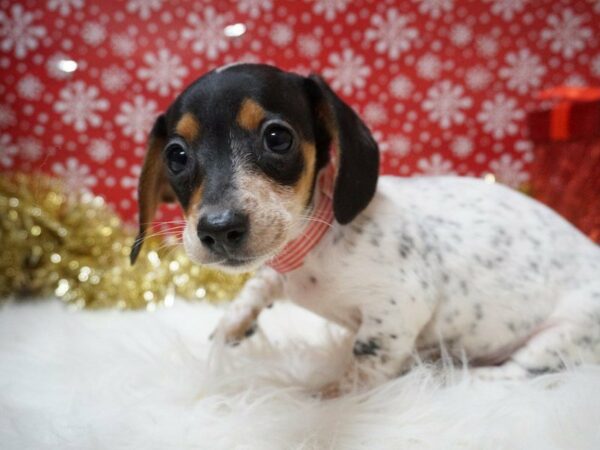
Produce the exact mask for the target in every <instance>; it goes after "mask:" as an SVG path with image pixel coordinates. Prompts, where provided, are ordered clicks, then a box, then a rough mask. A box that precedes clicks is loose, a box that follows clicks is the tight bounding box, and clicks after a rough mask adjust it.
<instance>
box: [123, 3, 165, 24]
mask: <svg viewBox="0 0 600 450" xmlns="http://www.w3.org/2000/svg"><path fill="white" fill-rule="evenodd" d="M162 2H163V0H129V1H128V2H127V6H126V8H127V11H128V12H130V13H132V14H136V13H137V14H138V15H139V16H140V17H141V18H142V19H144V20H146V19H148V18H149V17H150V14H152V12H153V11H158V10H159V9H160V7H161V6H162Z"/></svg>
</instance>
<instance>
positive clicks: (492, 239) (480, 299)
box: [131, 64, 600, 391]
mask: <svg viewBox="0 0 600 450" xmlns="http://www.w3.org/2000/svg"><path fill="white" fill-rule="evenodd" d="M378 168H379V155H378V148H377V144H376V143H375V140H374V139H373V137H372V136H371V133H370V132H369V130H368V128H367V127H366V126H365V124H364V123H363V122H362V121H361V120H360V118H359V117H358V116H357V114H356V113H355V112H354V111H353V110H352V109H351V108H350V107H349V106H348V105H346V104H345V103H344V102H343V101H342V100H340V98H338V97H337V96H336V95H335V93H334V92H333V91H332V90H331V89H330V88H329V87H328V86H327V84H326V83H325V82H324V81H323V80H322V79H321V78H319V77H317V76H309V77H303V76H300V75H297V74H293V73H288V72H284V71H281V70H279V69H277V68H274V67H271V66H267V65H255V64H240V65H233V66H226V67H224V68H221V69H217V70H214V71H212V72H209V73H207V74H206V75H204V76H202V77H201V78H200V79H198V80H197V81H196V82H194V83H193V84H192V85H191V86H189V87H188V88H187V89H186V90H185V91H184V92H183V93H182V94H181V95H179V97H177V99H176V100H175V102H174V103H173V104H172V105H171V106H170V107H169V109H168V110H167V111H166V112H165V113H164V114H163V115H161V116H159V117H158V119H157V120H156V123H155V124H154V127H153V129H152V132H151V135H150V140H149V146H148V152H147V155H146V159H145V162H144V166H143V170H142V174H141V179H140V184H139V208H140V232H139V235H138V237H137V239H136V242H135V244H134V246H133V249H132V254H131V258H132V261H135V259H136V257H137V255H138V253H139V250H140V247H141V246H142V243H143V241H144V236H145V233H146V230H147V227H148V226H149V225H150V224H151V222H152V220H153V217H154V214H155V212H156V208H157V206H158V205H159V203H160V202H161V201H173V200H175V199H176V200H177V201H178V202H179V204H180V205H181V207H182V209H183V211H184V213H185V217H186V228H185V231H184V233H183V243H184V246H185V249H186V252H187V254H188V255H189V257H190V258H191V259H192V260H194V261H195V262H197V263H199V264H203V265H208V266H212V267H217V268H220V269H223V270H226V271H254V270H257V269H258V272H257V273H256V276H255V277H254V278H253V279H251V280H250V281H248V283H247V284H246V286H245V287H244V289H243V291H242V292H241V294H240V296H239V298H237V299H236V300H235V301H234V302H233V303H232V304H231V305H230V308H229V311H228V312H227V313H226V314H225V316H224V317H223V319H222V320H221V322H220V324H219V326H218V328H217V330H216V333H217V335H219V336H221V337H223V338H225V339H226V340H227V341H228V342H237V341H239V340H241V339H243V338H244V337H245V336H246V335H249V334H251V331H252V329H253V327H254V326H255V322H256V319H257V316H258V314H259V313H260V311H261V310H262V309H263V308H264V307H266V306H268V305H270V304H271V303H272V302H273V300H274V299H276V298H279V297H283V296H285V297H287V298H289V299H291V300H292V301H293V302H295V303H297V304H298V305H301V306H303V307H305V308H308V309H309V310H311V311H314V312H315V313H317V314H319V315H321V316H323V317H325V318H327V319H329V320H332V321H334V322H336V323H338V324H340V325H342V326H344V327H346V328H347V329H349V330H350V331H351V332H352V333H353V334H354V336H355V337H354V346H353V359H352V361H353V364H352V370H350V369H349V370H348V372H347V374H346V375H344V377H343V378H342V379H341V380H340V382H339V383H337V384H335V385H334V387H335V389H338V390H339V389H341V390H342V391H343V390H347V389H349V386H351V385H352V383H353V381H354V380H353V376H356V375H358V380H359V381H361V382H362V383H364V384H374V383H377V382H380V381H382V380H385V379H390V378H392V377H395V376H397V375H399V374H401V373H403V372H405V371H406V370H408V369H409V367H410V365H411V363H412V362H413V356H414V355H415V354H421V355H423V354H430V353H431V352H432V351H435V349H439V348H440V345H443V346H444V347H445V349H446V350H447V351H448V352H450V354H453V355H464V356H466V357H467V358H468V360H469V362H470V363H471V364H472V365H474V366H487V367H484V368H480V369H479V370H480V371H482V372H480V373H483V374H484V375H485V376H492V377H496V376H499V377H505V376H510V377H514V376H517V377H525V376H528V375H533V374H539V373H543V372H548V371H556V370H559V369H561V368H563V367H565V364H570V363H578V362H581V361H586V362H600V249H599V247H598V246H596V245H595V244H594V243H593V242H592V241H590V240H589V239H588V238H587V237H585V236H584V235H583V234H582V233H580V232H579V231H577V230H576V229H575V228H574V227H573V226H571V225H570V224H569V223H567V222H566V221H565V220H563V219H562V218H561V217H560V216H559V215H558V214H556V213H555V212H553V211H551V210H550V209H548V208H547V207H545V206H544V205H542V204H540V203H538V202H536V201H535V200H533V199H531V198H528V197H526V196H524V195H522V194H520V193H518V192H516V191H513V190H511V189H509V188H507V187H503V186H500V185H497V184H489V183H486V182H484V181H481V180H477V179H469V178H459V177H431V178H426V177H416V178H400V177H387V176H386V177H379V176H378Z"/></svg>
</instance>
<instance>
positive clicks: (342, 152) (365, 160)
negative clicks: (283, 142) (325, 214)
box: [307, 75, 379, 225]
mask: <svg viewBox="0 0 600 450" xmlns="http://www.w3.org/2000/svg"><path fill="white" fill-rule="evenodd" d="M307 82H308V84H309V95H311V97H313V101H314V100H315V97H316V105H315V107H316V129H317V136H316V141H317V145H319V142H320V143H321V145H326V146H327V147H328V146H329V143H330V142H332V141H333V144H334V145H335V147H336V148H337V161H336V164H337V173H336V178H335V187H334V192H333V213H334V215H335V219H336V220H337V221H338V222H339V223H341V224H342V225H344V224H347V223H349V222H350V221H352V219H354V218H355V217H356V216H357V215H358V213H360V212H361V211H362V210H363V209H365V208H366V206H367V205H368V204H369V202H370V201H371V199H372V198H373V195H374V194H375V189H376V187H377V178H378V176H379V149H378V147H377V143H376V142H375V139H373V136H372V135H371V132H370V131H369V129H368V128H367V126H366V125H365V124H364V123H363V121H362V120H361V119H360V118H359V117H358V115H357V114H356V113H355V112H354V111H353V110H352V108H350V107H349V106H348V105H347V104H346V103H344V102H343V101H342V100H341V99H340V98H339V97H338V96H337V95H336V94H335V93H334V92H333V91H332V90H331V88H330V87H329V86H328V85H327V83H326V82H325V81H324V80H323V79H322V78H321V77H319V76H317V75H311V76H310V77H308V78H307ZM311 84H312V86H311ZM320 132H321V133H322V132H325V133H326V134H327V135H328V136H327V137H326V138H325V139H324V138H323V137H319V136H318V134H319V133H320ZM324 151H325V152H327V151H328V148H325V149H324Z"/></svg>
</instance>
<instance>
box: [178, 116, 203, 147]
mask: <svg viewBox="0 0 600 450" xmlns="http://www.w3.org/2000/svg"><path fill="white" fill-rule="evenodd" d="M175 131H176V132H177V134H179V135H181V136H183V137H184V138H185V139H186V140H187V141H188V142H192V141H195V140H196V139H198V136H200V122H198V119H197V118H196V116H194V115H193V114H192V113H189V112H187V113H185V114H184V115H183V116H182V117H181V119H179V122H177V125H176V126H175Z"/></svg>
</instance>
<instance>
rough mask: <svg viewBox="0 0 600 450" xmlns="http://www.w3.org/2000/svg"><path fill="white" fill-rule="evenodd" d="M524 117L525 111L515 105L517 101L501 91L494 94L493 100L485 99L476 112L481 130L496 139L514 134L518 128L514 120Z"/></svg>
mask: <svg viewBox="0 0 600 450" xmlns="http://www.w3.org/2000/svg"><path fill="white" fill-rule="evenodd" d="M524 118H525V112H524V111H523V110H522V109H519V108H518V107H517V101H516V100H515V99H514V98H507V97H506V95H504V94H503V93H500V94H496V96H495V97H494V99H493V100H485V101H484V102H483V104H482V109H481V111H480V112H479V114H477V120H478V121H479V122H480V123H481V124H482V126H483V130H484V131H485V132H486V133H490V134H491V135H492V136H494V138H496V139H502V138H504V137H505V136H512V135H515V134H516V133H517V131H518V130H519V127H518V125H517V124H516V123H515V122H518V121H520V120H522V119H524Z"/></svg>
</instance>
